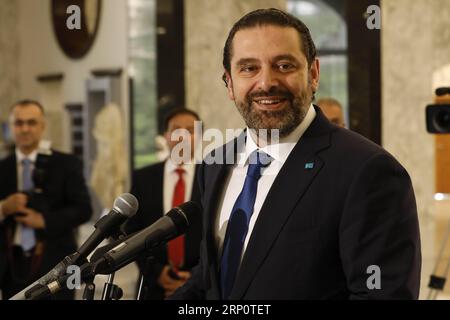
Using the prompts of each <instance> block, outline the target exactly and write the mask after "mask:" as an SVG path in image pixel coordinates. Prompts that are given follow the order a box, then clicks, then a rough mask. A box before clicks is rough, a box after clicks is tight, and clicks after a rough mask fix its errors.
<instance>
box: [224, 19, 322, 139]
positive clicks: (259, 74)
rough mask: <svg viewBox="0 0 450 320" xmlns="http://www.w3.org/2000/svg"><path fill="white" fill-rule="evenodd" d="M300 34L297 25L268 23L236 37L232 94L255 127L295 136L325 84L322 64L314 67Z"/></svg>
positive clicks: (230, 78)
mask: <svg viewBox="0 0 450 320" xmlns="http://www.w3.org/2000/svg"><path fill="white" fill-rule="evenodd" d="M301 48H302V44H301V40H300V35H299V34H298V32H297V30H295V29H294V28H291V27H279V26H273V25H264V26H258V27H253V28H247V29H242V30H240V31H238V32H237V33H236V34H235V36H234V39H233V45H232V57H231V74H229V73H227V72H226V75H227V83H228V94H229V96H230V98H231V99H232V100H234V101H235V104H236V106H237V107H238V110H239V112H240V113H241V115H242V117H243V118H244V120H245V122H246V124H247V126H248V127H249V128H251V129H257V130H258V129H279V130H280V132H279V134H280V137H284V136H287V135H288V134H289V133H291V132H292V131H293V130H294V129H295V128H296V127H297V126H298V125H299V124H300V123H301V122H302V121H303V119H304V118H305V115H306V113H307V111H308V108H309V106H310V103H311V101H312V95H313V91H316V90H317V88H318V84H319V61H318V60H317V59H315V60H314V62H313V63H312V65H311V67H310V68H308V62H307V59H306V56H305V55H304V53H303V52H302V49H301Z"/></svg>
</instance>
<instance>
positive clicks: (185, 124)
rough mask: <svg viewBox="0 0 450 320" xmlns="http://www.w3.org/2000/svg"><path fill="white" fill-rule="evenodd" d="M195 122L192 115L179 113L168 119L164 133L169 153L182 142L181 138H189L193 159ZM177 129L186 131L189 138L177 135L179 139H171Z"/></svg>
mask: <svg viewBox="0 0 450 320" xmlns="http://www.w3.org/2000/svg"><path fill="white" fill-rule="evenodd" d="M195 121H197V119H196V118H195V117H194V116H193V115H191V114H188V113H184V114H183V113H181V114H178V115H176V116H174V117H173V118H172V119H170V121H169V123H168V127H167V132H166V133H165V138H166V141H167V145H168V146H169V149H170V151H171V152H172V150H173V148H174V147H175V146H176V145H177V144H178V143H179V142H181V141H182V139H183V138H184V139H186V138H189V139H190V144H191V158H192V157H193V155H194V141H195V130H194V129H195ZM177 129H186V130H187V131H188V132H189V137H181V136H179V135H176V136H178V137H179V139H172V133H173V132H174V131H175V130H177ZM181 151H183V150H181ZM181 156H183V155H181Z"/></svg>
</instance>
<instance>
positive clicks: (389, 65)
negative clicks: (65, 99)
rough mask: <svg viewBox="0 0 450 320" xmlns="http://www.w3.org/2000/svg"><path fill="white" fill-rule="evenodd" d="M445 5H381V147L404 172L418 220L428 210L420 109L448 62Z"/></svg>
mask: <svg viewBox="0 0 450 320" xmlns="http://www.w3.org/2000/svg"><path fill="white" fill-rule="evenodd" d="M449 3H450V1H448V0H416V1H410V0H383V1H382V2H381V5H382V28H381V32H382V33H381V34H382V93H383V94H382V95H383V97H382V102H383V106H382V127H383V129H382V130H383V144H384V147H385V148H386V149H387V150H389V151H390V152H391V153H393V154H394V155H395V156H396V157H397V159H399V161H400V162H401V163H402V164H403V165H404V166H405V167H406V168H407V170H408V171H409V173H410V175H411V178H412V180H413V183H414V188H415V191H416V197H417V204H418V209H419V213H420V214H421V215H429V214H431V213H432V212H431V211H432V208H433V207H432V202H433V199H432V196H433V194H434V142H433V136H432V135H430V134H428V133H427V132H426V128H425V106H426V105H427V104H429V103H432V102H433V96H434V89H435V86H436V84H435V83H434V82H433V74H434V73H435V71H436V70H440V69H441V68H442V67H443V66H445V65H448V64H449V63H450V28H449V26H450V24H449V20H448V17H449V16H450V6H449ZM449 76H450V75H449ZM449 80H450V79H449ZM441 84H442V83H441ZM447 85H450V81H449V82H448V83H447Z"/></svg>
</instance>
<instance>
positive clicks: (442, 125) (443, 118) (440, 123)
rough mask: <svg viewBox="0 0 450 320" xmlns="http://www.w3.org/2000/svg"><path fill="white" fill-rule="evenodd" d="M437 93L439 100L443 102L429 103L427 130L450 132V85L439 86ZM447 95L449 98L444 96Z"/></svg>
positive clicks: (430, 131)
mask: <svg viewBox="0 0 450 320" xmlns="http://www.w3.org/2000/svg"><path fill="white" fill-rule="evenodd" d="M435 93H436V96H437V99H438V101H439V102H442V103H436V104H430V105H427V108H426V119H427V131H428V132H429V133H438V134H443V133H450V87H442V88H437V89H436V91H435ZM446 95H448V98H447V99H445V98H444V96H446ZM446 102H447V103H446Z"/></svg>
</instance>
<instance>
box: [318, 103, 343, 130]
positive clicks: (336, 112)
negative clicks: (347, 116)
mask: <svg viewBox="0 0 450 320" xmlns="http://www.w3.org/2000/svg"><path fill="white" fill-rule="evenodd" d="M317 105H318V106H319V107H320V109H321V110H322V112H323V113H324V115H325V117H327V118H328V120H330V122H332V123H334V124H335V125H337V126H340V127H343V128H345V120H344V112H343V109H342V105H341V104H340V103H339V101H337V100H336V99H333V98H322V99H319V100H318V101H317Z"/></svg>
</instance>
